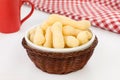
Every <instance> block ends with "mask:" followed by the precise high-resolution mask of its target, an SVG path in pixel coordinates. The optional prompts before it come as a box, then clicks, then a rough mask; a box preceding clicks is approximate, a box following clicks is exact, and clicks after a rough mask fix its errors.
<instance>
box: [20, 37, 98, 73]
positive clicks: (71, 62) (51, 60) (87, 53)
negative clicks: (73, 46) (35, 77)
mask: <svg viewBox="0 0 120 80" xmlns="http://www.w3.org/2000/svg"><path fill="white" fill-rule="evenodd" d="M97 43H98V40H97V37H95V40H94V42H93V43H92V45H91V46H90V47H89V48H87V49H85V50H83V51H74V52H69V53H58V52H56V53H55V52H45V51H41V50H37V49H33V48H31V47H29V46H28V45H27V43H26V41H25V39H24V38H23V40H22V45H23V47H24V48H25V49H26V51H27V54H28V56H29V57H30V59H31V60H32V61H33V63H34V64H35V65H36V67H38V68H39V69H41V70H42V71H44V72H47V73H52V74H66V73H70V72H73V71H77V70H80V69H82V68H83V67H84V66H85V65H86V63H87V62H88V60H89V59H90V57H91V56H92V54H93V51H94V49H95V47H96V45H97Z"/></svg>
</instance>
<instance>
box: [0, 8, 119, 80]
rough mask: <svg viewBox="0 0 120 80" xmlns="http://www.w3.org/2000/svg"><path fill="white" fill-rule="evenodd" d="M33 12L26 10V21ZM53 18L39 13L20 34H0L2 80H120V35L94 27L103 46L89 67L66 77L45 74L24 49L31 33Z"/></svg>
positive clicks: (35, 14) (28, 21)
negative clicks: (27, 35) (25, 40)
mask: <svg viewBox="0 0 120 80" xmlns="http://www.w3.org/2000/svg"><path fill="white" fill-rule="evenodd" d="M29 11H30V8H29V7H27V6H23V7H22V12H21V14H22V18H23V17H24V16H25V15H27V13H28V12H29ZM48 16H49V14H47V13H44V12H41V11H38V10H35V12H34V14H33V15H32V16H31V17H30V18H29V19H28V20H27V21H26V22H25V23H24V24H22V26H21V29H20V30H19V31H18V32H16V33H11V34H3V33H0V80H120V76H119V75H120V34H116V33H112V32H109V31H105V30H102V29H99V28H95V27H91V29H92V30H93V31H94V33H95V34H96V35H97V37H98V40H99V43H98V45H97V47H96V49H95V51H94V54H93V56H92V57H91V59H90V60H89V62H88V64H87V65H86V66H85V67H84V68H83V69H82V70H79V71H76V72H72V73H70V74H66V75H55V74H48V73H45V72H42V71H41V70H39V69H38V68H36V67H35V65H34V64H33V63H32V62H31V60H30V59H29V58H28V56H27V54H26V51H25V50H24V48H23V47H22V45H21V40H22V38H23V36H24V34H25V32H26V30H27V29H29V28H30V27H32V26H34V25H36V24H41V23H42V22H43V21H44V20H46V19H47V17H48Z"/></svg>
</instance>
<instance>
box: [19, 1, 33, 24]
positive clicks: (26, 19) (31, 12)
mask: <svg viewBox="0 0 120 80" xmlns="http://www.w3.org/2000/svg"><path fill="white" fill-rule="evenodd" d="M25 2H28V3H29V4H30V5H31V7H32V9H31V11H30V13H29V14H28V15H27V16H26V17H25V18H23V19H22V20H21V24H22V23H23V22H24V21H25V20H27V19H28V18H29V17H30V16H31V15H32V13H33V11H34V5H33V4H32V3H31V2H30V1H28V0H22V5H23V3H25Z"/></svg>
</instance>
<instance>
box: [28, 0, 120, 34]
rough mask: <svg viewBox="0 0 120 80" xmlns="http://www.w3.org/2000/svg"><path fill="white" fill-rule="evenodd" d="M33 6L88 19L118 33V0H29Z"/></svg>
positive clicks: (119, 0) (119, 12)
mask: <svg viewBox="0 0 120 80" xmlns="http://www.w3.org/2000/svg"><path fill="white" fill-rule="evenodd" d="M30 1H31V2H33V3H34V5H35V8H37V9H39V10H41V11H44V12H47V13H57V14H61V15H65V16H68V17H70V18H72V19H75V20H81V19H87V20H90V21H91V23H92V25H93V26H96V27H99V28H102V29H105V30H109V31H112V32H116V33H120V0H30Z"/></svg>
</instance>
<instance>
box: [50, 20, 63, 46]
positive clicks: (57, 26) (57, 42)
mask: <svg viewBox="0 0 120 80" xmlns="http://www.w3.org/2000/svg"><path fill="white" fill-rule="evenodd" d="M51 31H52V35H53V47H54V48H64V46H65V45H64V37H63V34H62V24H61V23H60V22H55V23H54V24H53V26H52V27H51Z"/></svg>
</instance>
